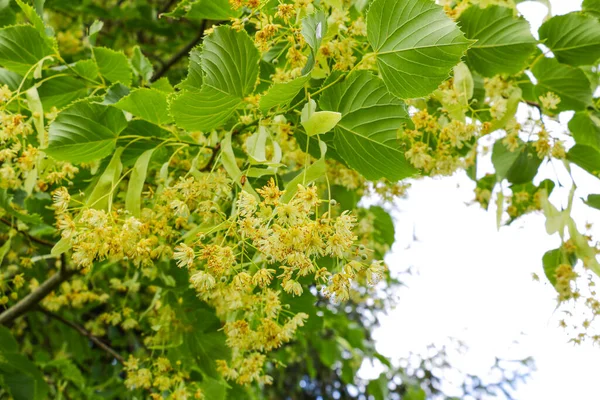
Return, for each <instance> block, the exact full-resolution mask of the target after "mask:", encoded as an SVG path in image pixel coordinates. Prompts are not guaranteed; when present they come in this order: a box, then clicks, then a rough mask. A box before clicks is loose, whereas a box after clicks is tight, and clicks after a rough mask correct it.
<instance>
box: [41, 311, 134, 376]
mask: <svg viewBox="0 0 600 400" xmlns="http://www.w3.org/2000/svg"><path fill="white" fill-rule="evenodd" d="M36 311H39V312H41V313H44V314H46V315H47V316H48V317H50V318H53V319H55V320H57V321H60V322H62V323H63V324H65V325H67V326H69V327H71V328H73V329H75V330H76V331H77V332H78V333H79V334H80V335H82V336H85V337H87V338H88V339H90V341H91V342H93V343H94V344H95V345H96V346H98V347H100V348H101V349H102V350H104V351H105V352H107V353H108V354H110V355H111V356H113V357H114V358H115V359H116V360H117V361H118V362H119V363H121V364H124V363H125V359H124V358H123V356H121V355H120V354H119V353H117V351H116V350H115V349H113V348H112V347H110V346H109V345H107V344H106V343H104V342H103V341H102V340H100V339H98V338H97V337H96V336H94V335H93V334H92V332H90V331H88V330H87V329H85V328H84V327H83V326H81V325H79V324H76V323H75V322H71V321H69V320H67V319H65V318H63V317H61V316H60V315H58V314H55V313H53V312H51V311H48V310H44V309H43V308H41V307H39V308H37V309H36Z"/></svg>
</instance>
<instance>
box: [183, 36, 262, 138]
mask: <svg viewBox="0 0 600 400" xmlns="http://www.w3.org/2000/svg"><path fill="white" fill-rule="evenodd" d="M259 60H260V54H259V52H258V49H257V48H256V47H255V46H254V43H253V42H252V40H251V39H250V37H249V36H248V34H246V33H245V32H244V31H242V32H237V31H235V30H233V29H231V28H229V27H227V26H220V27H218V28H215V30H214V31H213V33H212V34H211V35H210V36H209V37H208V38H206V39H205V40H204V47H203V52H202V58H201V65H202V71H203V72H204V79H203V80H204V82H203V86H202V89H201V90H200V92H184V93H183V94H181V95H180V96H178V97H177V98H175V99H174V100H173V102H172V103H171V114H172V115H173V117H174V118H175V122H176V123H177V125H179V126H181V127H182V128H184V129H187V130H200V131H206V130H210V129H213V128H216V127H218V126H219V125H222V124H223V123H224V122H226V121H227V120H228V119H229V118H230V117H231V115H232V114H233V112H234V111H235V110H236V108H237V107H238V106H239V105H240V104H241V103H242V100H243V98H244V97H245V96H247V95H248V94H250V93H251V92H252V91H253V90H254V86H255V84H256V79H257V77H258V62H259Z"/></svg>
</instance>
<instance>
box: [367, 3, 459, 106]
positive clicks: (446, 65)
mask: <svg viewBox="0 0 600 400" xmlns="http://www.w3.org/2000/svg"><path fill="white" fill-rule="evenodd" d="M367 33H368V39H369V43H370V44H371V46H372V47H373V49H374V51H375V53H376V54H377V65H378V67H379V71H380V73H381V75H382V77H383V80H384V82H385V84H386V85H387V87H388V89H389V91H390V92H391V93H392V94H394V95H395V96H398V97H400V98H414V97H422V96H427V95H428V94H430V93H431V92H433V91H434V90H435V89H436V88H437V87H438V85H439V84H440V83H442V82H443V81H444V80H445V79H446V78H448V75H449V72H450V70H451V69H452V67H454V66H455V65H456V64H458V62H459V61H460V58H461V57H462V55H463V54H464V52H465V50H467V48H468V47H469V45H470V44H471V41H470V40H468V39H466V38H465V36H464V35H463V33H462V32H461V31H460V30H459V29H458V26H457V25H456V24H455V23H454V21H452V20H451V19H450V18H448V16H446V14H445V13H444V11H443V9H442V7H440V6H439V5H437V4H435V3H434V2H433V1H430V0H405V1H397V0H375V1H373V3H372V4H371V7H370V8H369V12H368V14H367Z"/></svg>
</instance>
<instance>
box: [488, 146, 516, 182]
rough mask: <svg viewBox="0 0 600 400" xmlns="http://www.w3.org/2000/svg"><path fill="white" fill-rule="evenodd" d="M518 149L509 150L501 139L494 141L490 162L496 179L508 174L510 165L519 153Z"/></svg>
mask: <svg viewBox="0 0 600 400" xmlns="http://www.w3.org/2000/svg"><path fill="white" fill-rule="evenodd" d="M520 153H521V152H520V151H519V149H515V151H510V150H509V149H508V148H507V147H506V146H505V145H504V144H503V143H502V139H499V140H497V141H496V142H495V143H494V147H493V150H492V164H494V170H495V171H496V177H497V178H498V180H500V181H501V180H502V179H504V178H505V177H506V175H507V174H508V171H510V169H511V167H512V166H513V164H514V163H515V161H517V158H519V155H520Z"/></svg>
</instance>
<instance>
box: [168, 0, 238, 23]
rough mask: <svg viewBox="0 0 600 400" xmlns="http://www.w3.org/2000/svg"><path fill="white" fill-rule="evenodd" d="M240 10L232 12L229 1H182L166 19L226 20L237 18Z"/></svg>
mask: <svg viewBox="0 0 600 400" xmlns="http://www.w3.org/2000/svg"><path fill="white" fill-rule="evenodd" d="M241 13H242V10H241V9H239V10H234V9H233V8H232V7H231V4H230V3H229V0H183V1H181V2H179V4H177V6H176V7H175V8H174V9H173V11H171V12H168V13H165V14H163V15H164V16H166V17H171V18H181V17H186V18H189V19H212V20H217V21H219V20H228V19H230V18H235V17H239V16H240V14H241Z"/></svg>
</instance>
